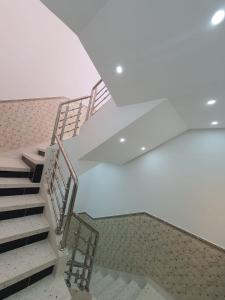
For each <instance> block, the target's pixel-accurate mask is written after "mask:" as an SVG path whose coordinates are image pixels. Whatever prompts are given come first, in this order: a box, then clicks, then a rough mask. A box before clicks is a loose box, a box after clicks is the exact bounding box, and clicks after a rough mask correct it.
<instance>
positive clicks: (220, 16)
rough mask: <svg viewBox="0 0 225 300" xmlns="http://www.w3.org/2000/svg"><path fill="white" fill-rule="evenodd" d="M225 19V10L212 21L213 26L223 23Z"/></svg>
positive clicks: (214, 16)
mask: <svg viewBox="0 0 225 300" xmlns="http://www.w3.org/2000/svg"><path fill="white" fill-rule="evenodd" d="M224 18H225V11H224V10H223V9H220V10H218V11H217V12H216V13H215V14H214V15H213V16H212V19H211V23H212V25H214V26H216V25H219V24H220V23H221V22H223V20H224Z"/></svg>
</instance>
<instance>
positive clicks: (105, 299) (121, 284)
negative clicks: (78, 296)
mask: <svg viewBox="0 0 225 300" xmlns="http://www.w3.org/2000/svg"><path fill="white" fill-rule="evenodd" d="M126 285H127V283H126V282H125V280H123V278H121V277H119V278H118V279H117V280H115V281H114V282H113V283H112V284H111V285H110V286H108V287H107V289H106V290H104V291H103V292H102V293H101V294H100V295H99V297H98V300H113V299H114V297H116V296H117V295H118V294H119V293H120V292H121V291H122V290H123V289H124V288H125V286H126Z"/></svg>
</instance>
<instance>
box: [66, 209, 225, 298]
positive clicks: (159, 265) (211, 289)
mask: <svg viewBox="0 0 225 300" xmlns="http://www.w3.org/2000/svg"><path fill="white" fill-rule="evenodd" d="M82 217H83V218H84V219H85V220H86V221H88V222H89V223H90V224H91V225H93V227H95V228H97V230H98V231H99V232H100V241H99V246H98V250H97V256H96V264H97V265H99V266H102V267H105V268H109V269H114V270H117V271H124V272H128V273H133V274H137V275H142V276H147V277H150V278H151V279H152V280H154V281H155V282H156V283H157V284H158V285H159V286H161V287H162V288H163V289H164V290H166V291H167V292H168V293H169V294H170V295H171V296H173V297H174V299H176V300H214V299H215V300H222V299H225V252H224V251H223V250H220V249H219V248H216V247H214V246H212V245H210V244H208V243H207V242H204V241H201V240H199V239H198V238H196V237H194V236H192V235H190V234H188V233H185V232H183V231H181V230H179V229H177V228H175V227H173V226H171V225H169V224H167V223H165V222H163V221H161V220H158V219H157V218H154V217H152V216H150V215H148V214H145V213H140V214H134V215H128V216H119V217H111V218H100V219H91V218H90V217H89V216H87V215H86V214H82ZM73 231H74V224H72V228H71V232H73ZM70 237H71V238H72V235H71V234H70Z"/></svg>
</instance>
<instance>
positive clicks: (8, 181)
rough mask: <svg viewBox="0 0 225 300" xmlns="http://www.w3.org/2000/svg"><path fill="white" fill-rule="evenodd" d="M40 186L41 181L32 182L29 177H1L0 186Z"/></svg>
mask: <svg viewBox="0 0 225 300" xmlns="http://www.w3.org/2000/svg"><path fill="white" fill-rule="evenodd" d="M39 186H40V183H34V182H31V181H30V179H29V178H7V177H0V188H29V187H39Z"/></svg>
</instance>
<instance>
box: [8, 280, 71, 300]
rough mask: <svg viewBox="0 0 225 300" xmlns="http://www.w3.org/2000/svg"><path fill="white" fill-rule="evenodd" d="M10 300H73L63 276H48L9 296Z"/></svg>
mask: <svg viewBox="0 0 225 300" xmlns="http://www.w3.org/2000/svg"><path fill="white" fill-rule="evenodd" d="M7 299H9V300H34V299H37V300H47V299H50V300H53V299H54V300H55V299H57V300H71V299H72V298H71V295H70V293H69V290H68V288H67V286H66V284H65V281H64V278H63V277H62V276H56V277H54V276H53V275H50V276H47V277H45V278H43V279H42V280H40V281H38V282H36V283H34V284H32V285H30V286H29V287H28V288H26V289H24V290H22V291H20V292H18V293H16V294H15V295H12V296H11V297H9V298H7Z"/></svg>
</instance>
